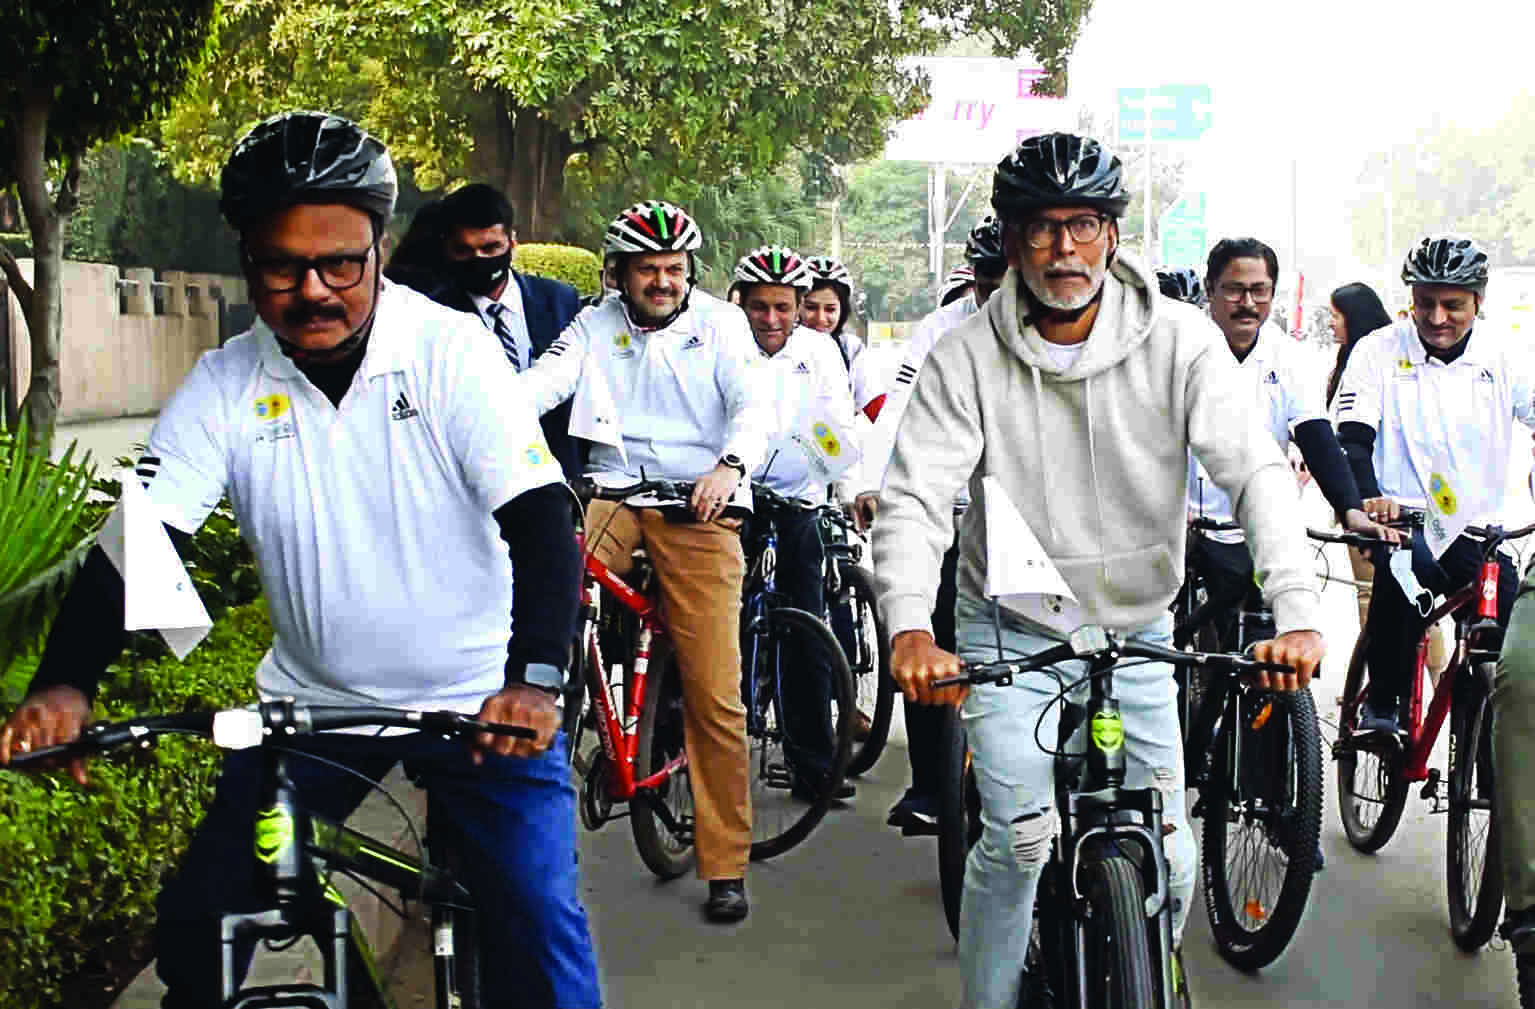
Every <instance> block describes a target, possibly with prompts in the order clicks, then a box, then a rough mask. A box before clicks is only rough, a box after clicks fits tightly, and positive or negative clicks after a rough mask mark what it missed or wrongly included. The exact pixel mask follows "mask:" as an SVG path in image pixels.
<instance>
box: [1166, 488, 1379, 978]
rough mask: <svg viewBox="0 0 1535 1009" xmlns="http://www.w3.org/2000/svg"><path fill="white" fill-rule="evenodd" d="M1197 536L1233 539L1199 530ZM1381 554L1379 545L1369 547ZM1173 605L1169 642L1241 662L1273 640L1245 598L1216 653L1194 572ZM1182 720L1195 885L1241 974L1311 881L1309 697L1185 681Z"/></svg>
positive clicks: (1314, 721)
mask: <svg viewBox="0 0 1535 1009" xmlns="http://www.w3.org/2000/svg"><path fill="white" fill-rule="evenodd" d="M1190 526H1191V528H1193V529H1196V530H1221V529H1238V528H1240V526H1237V525H1236V524H1235V523H1230V522H1215V521H1211V520H1209V519H1203V518H1200V519H1195V520H1194V521H1193V522H1191V523H1190ZM1377 542H1378V541H1377ZM1186 570H1187V574H1186V576H1185V581H1184V587H1183V590H1182V591H1181V592H1180V593H1179V596H1178V599H1177V601H1176V603H1175V605H1174V612H1175V614H1176V615H1177V616H1176V624H1175V629H1174V631H1173V642H1174V644H1175V645H1176V646H1177V647H1180V648H1186V647H1190V646H1191V645H1192V644H1194V643H1195V642H1197V643H1198V644H1197V648H1198V649H1199V650H1206V649H1211V648H1214V649H1217V650H1221V651H1227V650H1228V649H1227V648H1226V647H1225V646H1226V645H1230V648H1229V651H1231V652H1234V653H1236V654H1243V653H1245V652H1246V650H1247V649H1248V648H1249V647H1251V646H1252V645H1253V644H1255V643H1257V642H1259V641H1266V640H1269V639H1271V638H1273V637H1275V636H1276V628H1275V626H1274V618H1273V613H1272V612H1271V611H1270V610H1269V609H1268V607H1267V606H1266V605H1265V604H1264V603H1263V600H1262V597H1261V596H1260V595H1259V594H1258V593H1257V591H1256V587H1254V591H1252V592H1249V594H1248V596H1247V598H1246V599H1245V600H1244V601H1243V603H1242V605H1241V607H1240V608H1239V610H1238V613H1237V619H1236V622H1235V629H1234V640H1228V641H1226V642H1224V643H1223V642H1222V641H1221V637H1222V635H1221V634H1220V632H1219V629H1218V627H1217V620H1218V619H1219V615H1218V614H1216V613H1215V612H1214V611H1213V609H1212V606H1211V602H1210V600H1209V599H1208V597H1207V594H1206V592H1205V589H1204V586H1203V583H1202V579H1201V578H1200V576H1199V574H1198V572H1197V571H1196V569H1195V566H1194V564H1193V562H1192V551H1191V552H1190V560H1189V561H1188V562H1187V566H1186ZM1185 673H1186V675H1185V677H1184V678H1183V679H1184V683H1183V684H1180V686H1181V687H1182V688H1183V689H1182V690H1180V694H1181V696H1182V698H1183V700H1182V704H1181V706H1180V709H1179V714H1180V716H1181V717H1182V718H1183V719H1184V765H1185V773H1186V775H1187V781H1188V788H1189V790H1190V791H1191V792H1193V793H1195V795H1196V796H1197V798H1196V799H1195V802H1194V807H1193V810H1192V815H1193V816H1194V817H1195V818H1197V819H1199V820H1200V823H1201V828H1200V834H1201V837H1200V841H1201V859H1200V882H1201V884H1202V887H1201V888H1202V890H1203V893H1204V900H1205V911H1206V914H1207V916H1208V917H1209V920H1210V930H1211V932H1212V933H1213V934H1214V936H1215V944H1216V948H1217V949H1219V950H1220V953H1221V956H1222V957H1223V958H1224V959H1225V960H1226V961H1227V962H1228V963H1230V964H1231V965H1232V966H1234V967H1236V968H1238V969H1240V970H1247V971H1252V970H1257V969H1259V968H1261V967H1266V966H1268V965H1269V964H1271V963H1273V962H1274V961H1275V960H1276V959H1278V957H1279V955H1280V954H1281V953H1283V952H1284V950H1285V948H1286V947H1287V946H1288V945H1289V944H1290V940H1291V939H1293V938H1294V937H1295V933H1296V931H1297V930H1298V929H1299V927H1300V919H1301V915H1302V913H1303V912H1304V910H1305V907H1306V901H1307V899H1308V898H1309V897H1310V893H1311V883H1312V879H1313V877H1314V876H1315V874H1316V871H1317V868H1318V864H1317V853H1318V852H1319V851H1320V848H1319V847H1318V841H1319V839H1320V837H1321V831H1322V743H1321V728H1320V724H1319V721H1318V717H1317V710H1316V700H1315V698H1313V696H1312V694H1311V690H1310V688H1309V687H1308V688H1305V689H1301V690H1297V691H1293V692H1286V691H1270V690H1264V689H1261V688H1258V687H1256V686H1252V685H1250V684H1247V683H1245V682H1243V680H1242V679H1241V677H1240V676H1239V675H1237V674H1236V673H1235V672H1233V671H1232V670H1230V669H1224V670H1215V671H1213V672H1212V673H1211V674H1210V675H1203V674H1202V673H1200V672H1199V671H1198V670H1197V669H1195V668H1190V669H1188V670H1186V671H1185Z"/></svg>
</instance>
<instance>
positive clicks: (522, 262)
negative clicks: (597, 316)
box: [512, 242, 602, 294]
mask: <svg viewBox="0 0 1535 1009" xmlns="http://www.w3.org/2000/svg"><path fill="white" fill-rule="evenodd" d="M512 265H513V266H515V267H516V268H517V269H518V270H520V271H521V272H523V273H531V274H533V275H535V276H538V277H552V278H554V279H555V280H562V281H564V282H565V283H567V284H569V285H570V286H571V287H574V288H575V289H576V290H578V291H580V292H581V293H582V294H596V293H597V292H598V291H600V290H602V260H601V259H599V258H597V254H596V253H595V252H592V251H590V250H588V249H582V248H577V247H576V246H574V245H544V244H539V243H536V242H529V243H527V244H525V245H519V246H517V255H516V258H515V260H514V261H513V264H512Z"/></svg>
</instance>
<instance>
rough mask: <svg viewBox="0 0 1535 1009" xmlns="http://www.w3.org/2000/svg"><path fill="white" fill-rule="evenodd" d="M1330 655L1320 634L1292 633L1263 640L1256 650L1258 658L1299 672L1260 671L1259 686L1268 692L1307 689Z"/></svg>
mask: <svg viewBox="0 0 1535 1009" xmlns="http://www.w3.org/2000/svg"><path fill="white" fill-rule="evenodd" d="M1326 654H1327V646H1326V644H1324V643H1323V641H1322V635H1321V634H1320V633H1319V632H1317V631H1288V632H1286V633H1284V634H1281V635H1279V637H1277V638H1275V639H1273V640H1272V641H1260V642H1258V644H1257V645H1255V646H1254V647H1253V658H1254V659H1257V660H1258V661H1259V662H1278V663H1281V664H1283V665H1286V666H1290V667H1292V668H1293V669H1294V670H1295V672H1293V673H1277V672H1259V673H1257V674H1256V683H1257V685H1258V686H1260V687H1263V688H1264V689H1267V690H1282V691H1295V690H1304V689H1306V685H1307V684H1309V683H1310V682H1311V677H1313V676H1315V675H1316V671H1317V667H1318V666H1320V665H1321V664H1322V657H1323V656H1324V655H1326Z"/></svg>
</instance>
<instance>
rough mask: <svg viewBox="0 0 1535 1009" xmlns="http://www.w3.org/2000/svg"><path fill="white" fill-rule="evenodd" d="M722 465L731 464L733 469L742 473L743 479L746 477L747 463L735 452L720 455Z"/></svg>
mask: <svg viewBox="0 0 1535 1009" xmlns="http://www.w3.org/2000/svg"><path fill="white" fill-rule="evenodd" d="M720 465H721V466H729V467H730V468H731V469H733V470H735V471H736V472H737V473H739V474H741V479H742V480H745V479H746V463H744V462H742V461H741V457H740V456H738V455H735V454H734V453H731V454H730V455H722V456H720Z"/></svg>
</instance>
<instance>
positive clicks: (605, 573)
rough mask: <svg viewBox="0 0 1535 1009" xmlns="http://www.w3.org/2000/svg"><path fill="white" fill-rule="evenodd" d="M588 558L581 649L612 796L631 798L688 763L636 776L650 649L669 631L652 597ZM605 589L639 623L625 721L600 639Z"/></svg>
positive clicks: (679, 762)
mask: <svg viewBox="0 0 1535 1009" xmlns="http://www.w3.org/2000/svg"><path fill="white" fill-rule="evenodd" d="M583 553H584V551H583ZM585 558H586V575H587V577H586V578H585V579H584V583H583V585H582V588H581V593H582V627H583V635H584V637H583V640H582V642H581V648H582V651H583V652H584V653H585V655H586V657H587V691H588V693H589V694H590V695H591V698H592V704H593V705H594V706H595V707H596V709H597V713H598V725H597V738H598V740H599V741H600V742H601V744H602V752H603V753H604V755H606V757H607V759H608V767H609V772H610V773H609V777H608V795H609V797H610V798H612V799H614V800H617V801H621V802H627V801H629V800H631V799H633V798H634V797H635V796H636V795H637V794H639V793H640V792H641V791H642V790H645V789H654V788H656V787H657V786H659V785H662V784H664V783H665V782H666V780H667V779H668V778H670V777H671V776H672V774H674V773H676V772H677V771H678V770H680V769H681V768H683V767H685V766H687V755H686V754H682V755H679V756H678V757H677V758H676V759H674V760H671V761H668V762H667V764H666V766H665V767H662V768H661V769H660V770H659V771H656V772H655V773H653V774H649V775H647V776H645V777H644V778H640V779H638V780H636V778H635V776H634V761H635V754H636V752H637V750H638V748H639V729H638V726H639V720H640V709H641V707H642V706H643V704H644V701H645V690H646V688H647V686H648V685H649V682H650V657H651V654H652V647H653V646H654V644H655V638H656V636H657V635H665V633H666V625H665V624H664V623H663V622H662V620H661V616H660V612H659V610H658V609H657V607H656V604H655V601H654V600H652V599H650V598H649V597H648V596H646V595H644V594H643V593H641V592H638V591H636V590H635V589H634V587H633V586H631V585H630V584H629V583H628V582H626V581H624V580H623V579H622V578H620V577H619V576H618V575H616V574H614V573H613V572H612V571H611V570H610V569H609V568H608V566H607V565H605V564H603V563H602V561H600V560H598V559H597V558H596V557H595V556H594V555H592V554H590V553H585ZM602 589H607V590H608V591H609V592H611V593H612V594H613V597H614V598H615V599H617V600H618V602H619V603H620V604H621V605H622V606H624V607H625V608H626V609H628V610H630V611H631V612H632V613H634V615H635V616H636V617H638V618H639V621H640V627H639V633H638V635H637V636H636V640H635V648H634V667H633V669H632V670H631V671H630V673H629V676H628V678H627V680H626V682H625V688H624V694H625V711H624V718H623V720H622V721H620V720H619V718H618V712H617V711H616V710H615V706H614V703H613V697H612V693H611V686H610V684H609V683H608V682H607V680H606V679H605V670H606V669H607V666H606V665H605V664H604V663H603V660H602V643H601V642H600V641H599V640H598V637H599V636H598V627H599V617H600V616H601V614H602Z"/></svg>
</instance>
